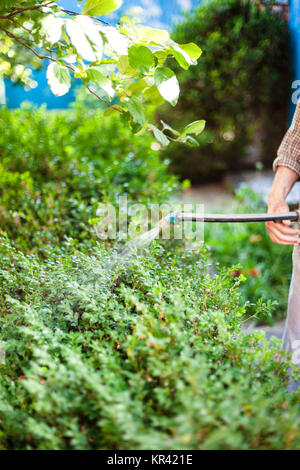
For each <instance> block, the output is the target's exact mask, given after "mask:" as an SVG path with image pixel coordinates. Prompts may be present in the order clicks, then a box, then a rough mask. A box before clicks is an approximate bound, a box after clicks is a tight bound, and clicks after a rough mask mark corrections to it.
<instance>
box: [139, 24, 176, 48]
mask: <svg viewBox="0 0 300 470" xmlns="http://www.w3.org/2000/svg"><path fill="white" fill-rule="evenodd" d="M137 33H138V38H139V40H140V41H141V42H149V43H155V44H165V43H166V42H167V41H168V40H169V39H170V35H169V33H168V31H165V30H164V29H155V28H149V27H148V26H142V27H140V28H138V30H137Z"/></svg>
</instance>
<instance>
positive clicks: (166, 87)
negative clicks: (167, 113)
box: [154, 67, 180, 106]
mask: <svg viewBox="0 0 300 470" xmlns="http://www.w3.org/2000/svg"><path fill="white" fill-rule="evenodd" d="M154 79H155V83H156V86H157V88H158V91H159V93H160V94H161V96H162V97H163V98H164V100H166V101H168V102H169V103H171V105H172V106H176V104H177V102H178V98H179V94H180V88H179V83H178V80H177V77H176V75H175V74H174V72H173V70H171V69H169V68H168V67H158V68H157V69H156V70H155V74H154Z"/></svg>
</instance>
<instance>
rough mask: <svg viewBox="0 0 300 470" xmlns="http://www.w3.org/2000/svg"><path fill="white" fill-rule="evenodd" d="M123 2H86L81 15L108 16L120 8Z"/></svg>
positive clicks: (108, 0) (94, 0)
mask: <svg viewBox="0 0 300 470" xmlns="http://www.w3.org/2000/svg"><path fill="white" fill-rule="evenodd" d="M122 3H123V0H87V1H86V2H85V5H84V8H83V13H84V14H85V15H89V16H101V15H108V14H109V13H112V12H113V11H115V10H117V9H118V8H120V6H122Z"/></svg>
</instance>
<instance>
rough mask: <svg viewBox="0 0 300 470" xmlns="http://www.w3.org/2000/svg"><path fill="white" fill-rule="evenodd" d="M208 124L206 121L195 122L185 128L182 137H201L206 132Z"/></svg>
mask: <svg viewBox="0 0 300 470" xmlns="http://www.w3.org/2000/svg"><path fill="white" fill-rule="evenodd" d="M205 124H206V122H205V121H204V120H201V121H195V122H192V123H191V124H188V125H187V126H186V127H185V128H184V131H183V133H182V134H181V137H186V136H187V135H188V134H195V135H199V134H201V133H202V132H203V131H204V128H205Z"/></svg>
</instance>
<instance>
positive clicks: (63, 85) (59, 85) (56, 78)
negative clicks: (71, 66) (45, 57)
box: [47, 62, 71, 96]
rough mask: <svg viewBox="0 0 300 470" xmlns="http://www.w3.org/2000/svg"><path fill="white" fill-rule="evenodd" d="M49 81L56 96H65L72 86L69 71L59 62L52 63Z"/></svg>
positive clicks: (48, 76)
mask: <svg viewBox="0 0 300 470" xmlns="http://www.w3.org/2000/svg"><path fill="white" fill-rule="evenodd" d="M47 80H48V84H49V87H50V88H51V91H52V93H53V94H54V95H55V96H63V95H65V94H66V93H68V91H69V89H70V86H71V77H70V74H69V70H68V69H67V68H66V67H63V66H62V65H60V64H59V63H57V62H51V64H50V65H49V66H48V68H47Z"/></svg>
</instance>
